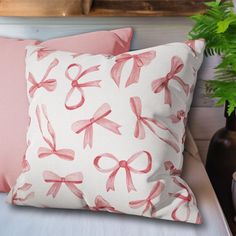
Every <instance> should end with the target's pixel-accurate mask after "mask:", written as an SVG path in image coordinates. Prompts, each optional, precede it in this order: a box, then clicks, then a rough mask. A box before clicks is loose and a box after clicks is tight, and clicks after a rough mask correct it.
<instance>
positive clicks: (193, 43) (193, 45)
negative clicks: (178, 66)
mask: <svg viewBox="0 0 236 236" xmlns="http://www.w3.org/2000/svg"><path fill="white" fill-rule="evenodd" d="M204 43H205V40H204V39H196V40H194V39H193V40H192V39H190V40H187V41H185V44H186V45H187V46H188V47H190V48H191V50H192V52H193V54H194V56H195V57H196V56H197V54H198V53H201V51H200V50H199V49H198V48H197V44H204Z"/></svg>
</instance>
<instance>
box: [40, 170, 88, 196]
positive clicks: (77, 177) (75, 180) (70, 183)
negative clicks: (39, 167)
mask: <svg viewBox="0 0 236 236" xmlns="http://www.w3.org/2000/svg"><path fill="white" fill-rule="evenodd" d="M43 178H44V181H45V182H46V183H52V186H51V187H50V189H49V190H48V192H47V196H50V195H52V197H53V198H55V197H56V196H57V193H58V192H59V190H60V188H61V185H62V184H63V183H64V184H65V185H66V186H67V187H68V188H69V189H70V191H71V192H72V193H73V194H74V195H75V196H77V197H78V198H80V199H83V193H82V191H81V190H79V189H78V188H77V187H76V185H77V184H81V183H82V182H83V175H82V173H81V172H76V173H73V174H70V175H67V176H65V177H60V176H58V175H57V174H55V173H53V172H51V171H44V173H43Z"/></svg>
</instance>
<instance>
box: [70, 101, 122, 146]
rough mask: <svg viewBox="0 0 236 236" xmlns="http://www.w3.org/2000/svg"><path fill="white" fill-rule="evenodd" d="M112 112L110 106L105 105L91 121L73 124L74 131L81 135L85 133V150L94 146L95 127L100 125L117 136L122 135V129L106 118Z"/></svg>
mask: <svg viewBox="0 0 236 236" xmlns="http://www.w3.org/2000/svg"><path fill="white" fill-rule="evenodd" d="M111 112H112V110H111V107H110V105H109V104H107V103H104V104H103V105H102V106H101V107H99V108H98V109H97V111H96V112H95V113H94V115H93V116H92V118H91V119H88V120H79V121H76V122H75V123H73V124H72V130H73V131H74V132H75V133H77V134H79V133H81V132H83V131H84V132H85V133H84V144H83V146H84V148H86V146H87V145H89V147H90V148H92V146H93V125H95V124H96V125H99V126H101V127H103V128H105V129H107V130H109V131H111V132H113V133H115V134H117V135H121V133H120V131H119V128H120V127H121V126H120V125H118V124H117V123H115V122H114V121H111V120H108V119H107V118H106V117H107V116H108V115H109V114H110V113H111Z"/></svg>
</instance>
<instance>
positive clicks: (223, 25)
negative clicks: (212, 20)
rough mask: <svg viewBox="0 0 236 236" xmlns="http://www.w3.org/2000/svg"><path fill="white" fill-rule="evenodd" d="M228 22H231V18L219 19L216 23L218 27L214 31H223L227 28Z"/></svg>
mask: <svg viewBox="0 0 236 236" xmlns="http://www.w3.org/2000/svg"><path fill="white" fill-rule="evenodd" d="M230 23H231V20H229V19H225V20H223V21H219V22H218V23H217V27H218V28H217V31H216V32H217V33H218V34H221V33H224V32H225V31H226V30H227V29H228V28H229V25H230Z"/></svg>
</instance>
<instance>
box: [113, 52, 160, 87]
mask: <svg viewBox="0 0 236 236" xmlns="http://www.w3.org/2000/svg"><path fill="white" fill-rule="evenodd" d="M155 57H156V52H155V51H149V52H144V53H140V54H134V55H131V54H128V53H125V54H122V55H119V56H117V57H116V61H115V62H116V63H115V65H114V66H113V67H112V69H111V77H112V79H113V80H114V82H115V83H116V85H117V86H118V87H119V86H120V78H121V72H122V70H123V67H124V65H125V63H126V62H127V61H129V60H130V59H133V68H132V71H131V73H130V76H129V78H128V80H127V82H126V85H125V87H128V86H130V85H131V84H134V83H138V81H139V76H140V72H141V69H142V67H143V66H147V65H149V64H150V63H151V61H152V60H153V59H154V58H155Z"/></svg>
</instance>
